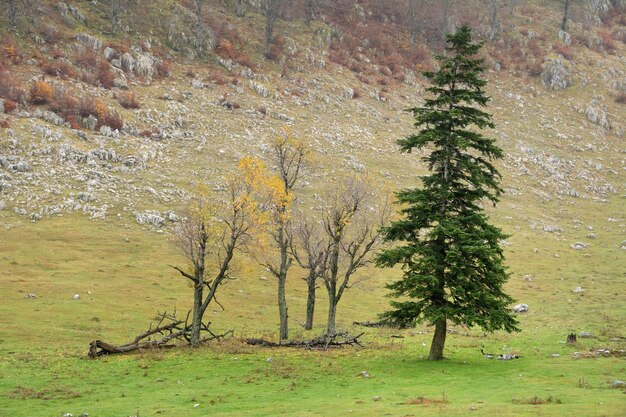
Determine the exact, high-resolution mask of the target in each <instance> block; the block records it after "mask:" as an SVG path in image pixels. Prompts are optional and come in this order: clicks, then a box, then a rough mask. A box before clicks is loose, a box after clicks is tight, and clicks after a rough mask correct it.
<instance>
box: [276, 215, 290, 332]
mask: <svg viewBox="0 0 626 417" xmlns="http://www.w3.org/2000/svg"><path fill="white" fill-rule="evenodd" d="M278 241H279V242H280V266H279V271H278V315H279V317H280V330H279V338H280V340H281V341H282V340H287V339H289V323H288V320H289V315H288V312H287V298H286V290H285V287H286V284H287V270H288V269H289V263H290V262H289V259H288V255H287V248H288V246H289V243H288V242H287V241H286V240H285V230H284V227H283V226H282V225H281V226H280V228H279V230H278Z"/></svg>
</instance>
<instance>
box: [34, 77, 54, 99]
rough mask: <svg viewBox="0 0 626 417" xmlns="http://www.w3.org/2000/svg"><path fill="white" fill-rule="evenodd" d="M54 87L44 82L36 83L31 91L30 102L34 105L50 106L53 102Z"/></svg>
mask: <svg viewBox="0 0 626 417" xmlns="http://www.w3.org/2000/svg"><path fill="white" fill-rule="evenodd" d="M52 96H53V90H52V85H51V84H49V83H47V82H45V81H43V80H39V81H35V83H34V84H33V85H32V87H31V89H30V102H31V103H32V104H48V103H50V102H51V101H52Z"/></svg>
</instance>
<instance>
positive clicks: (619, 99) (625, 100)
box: [615, 93, 626, 104]
mask: <svg viewBox="0 0 626 417" xmlns="http://www.w3.org/2000/svg"><path fill="white" fill-rule="evenodd" d="M615 102H616V103H619V104H626V93H619V94H618V95H616V96H615Z"/></svg>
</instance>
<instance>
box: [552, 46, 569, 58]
mask: <svg viewBox="0 0 626 417" xmlns="http://www.w3.org/2000/svg"><path fill="white" fill-rule="evenodd" d="M552 50H553V51H554V52H555V53H557V54H560V55H561V56H562V57H563V58H565V59H567V60H568V61H572V60H573V59H574V50H573V49H572V48H571V47H569V46H565V45H552Z"/></svg>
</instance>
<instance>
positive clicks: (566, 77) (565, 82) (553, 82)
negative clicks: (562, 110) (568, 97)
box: [541, 58, 572, 90]
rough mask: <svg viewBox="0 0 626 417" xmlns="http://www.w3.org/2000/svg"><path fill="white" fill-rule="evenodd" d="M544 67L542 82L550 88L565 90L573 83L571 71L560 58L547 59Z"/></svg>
mask: <svg viewBox="0 0 626 417" xmlns="http://www.w3.org/2000/svg"><path fill="white" fill-rule="evenodd" d="M542 69H543V70H542V72H541V82H542V83H543V85H545V86H546V87H548V88H549V89H550V90H564V89H566V88H567V87H569V86H570V85H572V79H571V71H570V69H569V68H568V67H567V66H566V65H565V64H564V63H563V62H562V61H561V60H560V59H558V58H557V59H549V60H546V61H545V62H544V63H543V65H542Z"/></svg>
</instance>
